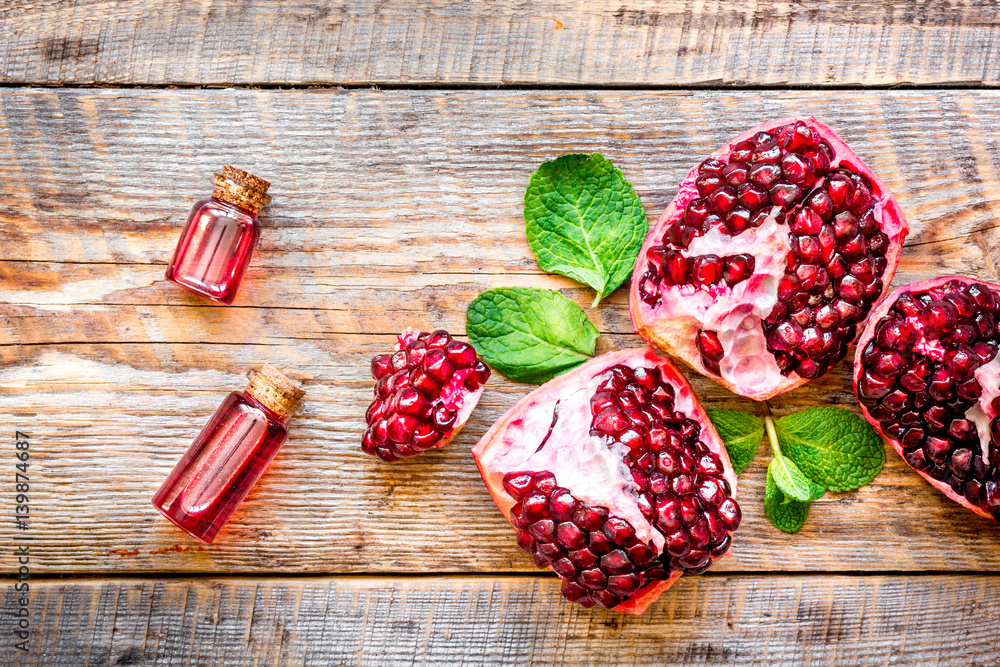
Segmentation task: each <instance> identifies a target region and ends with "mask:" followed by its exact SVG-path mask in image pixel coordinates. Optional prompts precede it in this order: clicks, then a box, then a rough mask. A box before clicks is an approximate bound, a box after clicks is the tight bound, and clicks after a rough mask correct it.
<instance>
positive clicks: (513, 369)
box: [465, 287, 598, 383]
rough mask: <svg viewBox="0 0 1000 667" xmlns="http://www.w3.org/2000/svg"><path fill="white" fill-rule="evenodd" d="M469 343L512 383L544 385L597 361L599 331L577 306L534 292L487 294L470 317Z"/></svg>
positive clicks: (509, 290) (560, 297) (519, 290)
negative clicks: (561, 375) (585, 363)
mask: <svg viewBox="0 0 1000 667" xmlns="http://www.w3.org/2000/svg"><path fill="white" fill-rule="evenodd" d="M465 318H466V321H465V327H466V331H467V332H468V334H469V341H470V342H471V343H472V346H473V347H475V348H476V351H477V352H479V354H481V355H482V357H483V359H484V360H485V361H486V363H488V364H489V365H490V366H492V367H493V368H495V369H496V370H498V371H500V372H501V373H503V374H504V375H506V376H507V377H509V378H511V379H512V380H517V381H519V382H535V383H541V382H545V381H546V380H550V379H552V378H553V377H555V376H556V375H559V374H560V373H562V372H563V371H566V370H569V369H570V368H573V367H574V366H578V365H579V364H581V363H583V362H584V361H587V360H588V359H589V358H590V357H592V356H594V346H595V345H596V344H597V336H598V331H597V327H595V326H594V325H593V324H591V322H590V320H588V319H587V314H586V313H584V312H583V309H582V308H580V306H578V305H577V304H576V303H575V302H573V301H570V300H569V299H567V298H566V297H564V296H563V295H561V294H559V293H558V292H553V291H552V290H547V289H538V288H535V287H498V288H496V289H491V290H487V291H486V292H483V293H482V294H480V295H479V296H477V297H476V298H475V299H473V300H472V303H470V304H469V310H468V311H467V312H466V314H465Z"/></svg>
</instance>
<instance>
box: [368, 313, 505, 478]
mask: <svg viewBox="0 0 1000 667" xmlns="http://www.w3.org/2000/svg"><path fill="white" fill-rule="evenodd" d="M372 377H373V378H375V399H374V400H373V401H372V402H371V405H369V406H368V412H367V413H365V423H366V424H367V425H368V428H366V429H365V433H364V435H363V436H362V439H361V448H362V449H363V450H364V451H365V452H366V453H368V454H373V455H375V456H377V457H379V458H380V459H382V460H383V461H396V460H398V459H402V458H407V457H410V456H416V455H417V454H419V453H420V452H424V451H427V450H428V449H431V448H432V447H436V448H441V447H444V446H445V445H447V444H448V443H449V442H451V441H452V439H453V438H454V437H455V436H456V435H457V434H458V432H459V431H460V430H461V429H462V427H463V426H464V425H465V422H466V421H467V420H468V419H469V415H470V414H472V410H473V408H475V407H476V403H478V402H479V397H480V396H482V394H483V385H484V384H485V383H486V380H488V379H489V377H490V369H489V367H488V366H487V365H486V364H485V363H483V362H482V360H480V359H479V358H478V357H477V356H476V350H475V349H474V348H473V347H472V346H471V345H469V344H468V343H465V342H462V341H460V340H455V339H454V338H452V337H451V336H450V335H449V334H448V332H447V331H444V330H443V329H438V330H437V331H434V332H432V333H429V334H428V333H420V332H419V331H417V330H415V329H407V330H406V331H404V332H403V333H402V334H400V336H399V338H398V340H397V342H396V350H395V352H394V353H393V354H380V355H378V356H376V357H375V358H374V359H372Z"/></svg>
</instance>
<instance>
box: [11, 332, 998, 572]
mask: <svg viewBox="0 0 1000 667" xmlns="http://www.w3.org/2000/svg"><path fill="white" fill-rule="evenodd" d="M371 339H372V340H380V341H382V342H383V343H385V344H387V343H388V342H389V341H388V337H371ZM611 342H613V343H614V344H624V345H632V344H635V340H634V337H630V338H625V337H615V338H614V339H613V340H612V341H611ZM7 350H9V348H6V349H5V352H4V354H5V355H7V354H8V352H7ZM370 350H371V347H369V346H367V345H366V346H362V347H359V346H358V341H357V337H353V336H336V337H331V338H329V339H327V340H324V341H322V342H318V343H317V342H297V343H296V344H294V345H287V344H286V345H270V346H228V345H225V344H218V345H215V344H213V345H187V346H168V345H158V344H154V345H124V344H123V345H115V346H106V345H94V346H89V347H85V348H84V347H82V346H81V347H73V348H70V349H65V348H64V346H55V347H52V348H50V349H49V350H48V351H47V352H45V353H44V354H42V355H40V356H38V357H37V358H35V359H34V360H33V361H32V362H31V363H30V364H26V365H20V364H12V365H6V366H5V367H4V368H3V370H2V371H0V387H3V388H4V390H5V392H4V395H3V397H2V403H3V405H4V413H5V416H4V418H3V426H2V427H0V428H2V429H3V430H4V431H5V432H7V433H10V432H12V431H13V430H14V429H15V428H18V429H21V430H22V431H27V432H29V433H30V434H31V436H32V443H33V445H32V447H33V449H32V451H33V454H32V456H33V458H32V487H31V488H32V495H31V498H32V503H33V507H34V509H33V512H34V513H35V516H33V520H32V522H31V526H32V528H31V535H32V536H33V538H34V543H33V545H34V546H33V549H34V554H35V555H34V559H35V560H34V562H35V564H36V568H37V570H36V571H38V572H43V573H44V572H48V573H55V572H115V571H118V572H139V571H145V572H149V571H157V572H217V571H225V572H239V571H243V572H269V571H274V569H276V568H278V569H281V570H282V571H288V572H435V571H445V572H456V571H465V572H500V571H514V572H517V571H520V572H524V571H533V569H534V568H533V565H532V564H531V561H530V559H529V558H528V557H527V556H526V555H525V554H524V553H522V552H521V551H519V550H518V548H517V546H516V544H515V543H514V540H513V534H512V532H511V530H510V528H509V527H508V526H507V524H506V523H505V522H504V520H503V518H502V517H501V516H500V514H499V512H497V510H496V508H495V507H494V506H493V503H492V501H491V499H490V498H489V495H488V494H487V493H486V490H485V488H484V487H483V484H482V482H481V480H480V478H479V474H478V472H477V471H476V468H475V465H474V463H473V461H472V459H471V456H470V455H469V449H470V448H471V446H472V444H473V443H474V442H475V441H476V439H477V438H478V437H479V436H481V435H482V434H483V433H484V432H485V431H486V429H487V428H488V426H489V424H490V423H492V422H493V421H494V420H495V419H497V418H498V417H499V416H500V414H502V412H503V410H504V409H506V407H508V406H509V405H511V404H512V403H513V402H514V401H515V400H516V399H517V398H519V397H520V396H522V395H523V394H524V393H525V392H526V391H527V390H528V387H525V386H524V385H518V384H516V383H512V382H508V381H504V380H502V379H498V380H497V381H495V382H494V381H491V385H490V387H491V389H490V391H488V392H487V393H486V394H485V396H484V398H483V400H482V402H481V403H480V406H479V408H477V410H476V412H475V413H474V415H473V418H472V420H471V421H470V423H469V424H468V425H467V426H466V427H465V430H464V431H463V432H462V434H461V435H460V436H459V437H458V439H457V440H456V441H455V442H454V443H452V444H451V445H450V446H449V447H447V448H446V449H445V450H442V451H440V452H431V453H428V454H425V455H423V456H422V457H420V458H419V459H416V460H412V461H407V462H401V463H398V464H394V465H387V464H383V463H380V462H378V461H376V460H375V459H372V458H370V457H368V456H366V455H364V454H362V453H361V451H360V446H359V442H360V440H359V439H360V433H361V431H362V429H363V411H364V407H365V406H366V404H367V401H368V400H369V397H370V391H371V388H370V383H369V382H368V381H366V380H364V378H363V377H362V376H363V375H364V373H365V372H366V369H367V362H368V358H369V356H370V354H369V353H370ZM310 359H313V360H316V361H309V360H310ZM5 360H6V359H5ZM252 360H268V361H271V362H273V363H276V364H279V365H281V366H283V367H285V368H293V369H295V370H296V371H297V372H299V373H300V374H302V375H304V376H311V377H310V379H308V380H307V383H308V389H309V395H308V396H307V401H306V402H305V404H304V407H303V411H302V413H301V414H300V415H299V417H297V418H296V420H295V424H294V426H293V429H292V436H291V439H290V441H289V443H288V444H287V445H286V447H285V449H284V450H283V451H282V453H281V454H279V456H278V458H277V460H276V461H275V463H274V464H273V466H272V468H271V470H270V471H269V472H268V474H267V475H266V476H265V477H264V478H263V479H262V481H261V483H260V485H259V486H258V488H257V490H256V491H255V492H254V493H252V494H251V496H250V498H249V499H248V500H247V502H246V503H245V504H244V507H243V508H242V509H241V510H240V511H239V512H238V513H237V514H236V516H235V517H234V519H233V521H232V523H231V524H230V526H229V527H228V529H227V531H226V532H225V533H224V534H223V535H222V536H221V537H220V539H219V541H218V542H217V543H216V544H214V545H211V546H199V545H198V544H197V543H196V542H194V541H193V540H191V539H190V538H187V537H186V536H185V535H183V534H182V533H181V532H179V531H178V530H177V529H176V528H174V527H173V526H172V525H171V524H169V523H168V522H166V521H164V520H163V519H162V518H161V517H160V516H159V515H158V514H157V513H156V512H155V510H153V508H152V507H151V506H150V505H149V499H150V498H151V497H152V494H153V492H154V491H155V490H156V488H157V486H158V485H159V483H160V482H161V481H162V480H163V479H164V478H165V477H166V475H167V473H168V472H169V470H170V469H171V467H172V466H173V464H174V463H175V462H176V460H177V459H178V458H179V457H180V455H181V453H182V452H183V451H184V449H185V448H186V447H187V445H188V444H189V442H190V440H191V438H193V436H194V434H195V433H197V431H198V429H199V428H200V427H201V426H202V425H203V424H204V422H205V421H206V420H207V418H208V416H209V415H210V414H211V413H212V411H213V410H214V409H215V407H216V406H217V405H218V403H219V402H220V401H221V399H222V397H223V396H224V395H225V393H226V392H227V391H229V390H231V389H233V388H235V387H239V386H242V382H241V377H240V374H239V373H240V370H241V369H242V367H243V365H244V364H245V363H247V362H249V361H252ZM844 373H846V369H841V370H840V371H838V373H837V374H836V375H833V376H832V377H831V376H827V377H825V378H823V379H822V380H820V381H819V382H817V383H816V385H815V388H814V389H811V390H801V391H800V392H797V394H798V395H795V394H793V395H790V396H789V397H788V398H787V400H786V399H782V400H781V401H775V402H774V403H775V405H776V407H777V408H778V410H779V411H781V410H787V409H790V408H792V407H793V406H797V405H803V404H810V403H813V404H815V403H822V404H826V403H828V402H831V401H832V400H838V399H839V400H841V401H843V402H844V403H845V404H848V403H847V402H848V401H849V400H850V399H849V397H848V395H847V393H846V390H845V387H846V386H848V385H847V382H848V380H847V378H846V377H843V376H842V375H843V374H844ZM696 387H697V389H698V390H699V391H700V392H701V394H702V395H703V396H704V397H705V400H706V403H707V404H709V405H726V406H730V407H734V406H741V407H744V408H750V405H749V403H748V402H746V401H736V400H734V399H733V398H732V397H731V396H728V395H726V394H725V392H724V391H723V390H721V389H718V388H717V387H716V386H715V385H714V384H713V383H711V382H709V381H707V380H703V379H696ZM828 392H829V395H828ZM768 458H769V457H768V456H767V455H766V453H764V452H762V453H761V455H760V456H759V457H758V460H757V461H755V462H754V463H753V464H752V465H751V467H750V468H749V469H748V470H747V471H746V472H744V474H743V479H742V480H741V483H740V501H741V504H742V506H743V510H744V519H743V527H742V528H741V529H740V533H739V535H738V539H737V540H736V544H735V556H736V557H735V558H734V559H731V560H726V561H721V562H719V563H717V564H716V565H715V568H714V569H716V570H729V571H755V570H761V569H763V570H812V571H857V570H866V571H885V570H891V571H896V570H900V569H904V570H910V569H912V570H980V571H981V570H994V569H1000V539H998V529H997V526H996V524H995V523H993V522H990V521H986V520H984V519H979V518H976V517H974V516H973V515H972V514H971V513H969V512H967V511H966V510H963V509H962V508H960V507H958V506H957V505H955V504H954V503H951V502H950V501H948V500H946V499H945V498H944V497H943V496H941V495H940V494H938V493H937V492H936V491H934V490H933V489H932V488H931V487H930V486H929V485H927V484H925V483H924V482H923V481H922V480H921V479H920V478H919V477H917V476H916V475H915V474H914V473H913V472H912V471H911V470H909V468H907V467H906V466H905V464H904V463H903V462H902V461H901V460H900V459H899V458H898V457H896V456H895V454H892V452H890V453H889V457H888V458H889V462H888V464H887V466H886V469H885V470H884V471H883V473H882V474H881V475H880V476H879V477H878V479H877V480H876V481H875V482H874V483H873V484H871V485H870V486H868V487H865V488H864V489H862V490H861V491H859V492H857V493H851V494H842V495H834V496H828V497H826V498H824V499H822V500H820V501H818V502H816V503H814V505H813V509H812V513H811V515H810V520H809V522H808V523H807V524H806V527H805V528H804V529H803V530H802V531H801V532H800V533H799V534H797V535H795V536H788V535H785V534H784V533H781V532H779V531H777V530H776V529H775V528H773V527H772V526H771V525H770V524H769V523H768V522H767V520H766V519H765V518H764V516H763V514H762V502H763V492H764V489H763V480H764V472H765V467H766V463H767V460H768ZM67 526H73V528H74V529H73V530H72V531H71V532H67ZM13 531H14V527H13V524H12V523H8V524H3V525H2V527H0V538H3V537H6V538H8V541H9V537H10V536H11V535H12V533H13ZM942 535H948V536H949V541H948V543H947V545H944V544H943V543H942ZM12 559H13V556H12V555H10V554H7V553H3V554H0V564H3V566H4V567H5V568H7V567H11V566H12V565H13V560H12Z"/></svg>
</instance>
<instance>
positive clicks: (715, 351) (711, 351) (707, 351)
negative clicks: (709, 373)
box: [697, 330, 723, 361]
mask: <svg viewBox="0 0 1000 667" xmlns="http://www.w3.org/2000/svg"><path fill="white" fill-rule="evenodd" d="M697 343H698V349H699V350H700V351H701V353H702V355H703V356H705V357H707V358H708V359H710V360H712V361H718V360H719V359H721V358H722V355H723V349H722V343H720V342H719V336H718V335H717V334H716V333H715V332H714V331H704V330H703V331H700V332H699V333H698V338H697Z"/></svg>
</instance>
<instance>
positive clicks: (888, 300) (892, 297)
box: [853, 276, 1000, 519]
mask: <svg viewBox="0 0 1000 667" xmlns="http://www.w3.org/2000/svg"><path fill="white" fill-rule="evenodd" d="M952 280H958V281H961V282H963V283H980V284H983V285H986V286H987V287H989V288H990V289H992V290H994V291H996V292H997V293H998V294H1000V285H996V284H994V283H989V282H986V281H985V280H975V279H973V278H967V277H965V276H942V277H940V278H932V279H931V280H923V281H920V282H915V283H910V284H909V285H903V286H902V287H897V288H896V289H894V290H892V291H891V292H889V293H888V294H887V295H885V296H884V297H883V298H882V300H881V301H879V302H878V304H876V306H875V307H874V308H873V309H872V312H871V315H870V317H869V318H868V322H867V324H865V328H864V329H863V330H862V331H861V336H860V337H859V338H858V344H857V347H856V348H855V350H854V382H853V384H854V394H855V395H856V396H857V395H858V382H859V381H860V379H861V374H862V373H863V372H864V368H863V367H862V365H861V356H862V354H863V352H864V349H865V346H866V345H868V341H870V340H871V339H872V338H874V337H875V329H876V327H878V324H879V322H880V321H882V318H883V317H885V316H886V315H887V314H888V313H889V311H890V310H892V307H893V306H895V305H896V301H897V300H898V299H899V297H900V296H901V295H903V294H905V293H907V292H917V293H921V292H926V291H927V290H930V289H933V288H935V287H941V286H942V285H944V284H945V283H948V282H950V281H952ZM858 404H859V405H860V406H861V412H862V413H863V414H864V416H865V419H866V420H868V423H869V424H871V425H872V427H873V428H874V429H875V430H876V431H877V432H878V434H879V435H880V436H882V439H883V440H885V441H886V442H888V443H889V444H890V445H892V448H893V449H894V450H896V454H898V455H899V457H900V458H903V445H902V443H901V442H899V441H898V440H894V439H893V438H890V437H889V436H888V435H886V434H885V432H883V431H882V427H881V425H880V423H879V421H878V420H877V419H874V418H873V417H872V416H871V413H869V412H868V408H867V407H865V405H864V404H863V403H861V402H860V401H859V402H858ZM988 416H989V417H991V418H992V417H994V416H996V415H993V414H990V415H988ZM904 461H905V459H904ZM907 467H910V466H909V465H908V466H907ZM911 469H912V468H911ZM913 471H914V472H915V473H917V474H918V475H920V476H921V477H923V478H924V479H925V480H927V482H928V483H929V484H930V485H931V486H933V487H934V488H935V489H937V490H938V491H940V492H941V493H943V494H944V495H945V496H947V497H948V498H949V499H951V500H954V501H955V502H956V503H958V504H959V505H961V506H962V507H965V508H966V509H970V510H972V511H973V512H975V513H976V514H978V515H979V516H981V517H985V518H987V519H993V515H991V514H990V513H989V512H987V511H986V510H984V509H983V508H981V507H979V506H978V505H973V504H972V503H970V502H969V501H968V500H967V499H966V498H965V496H960V495H958V494H957V493H955V492H954V491H953V490H952V488H951V487H950V486H949V485H948V484H947V483H945V482H942V481H940V480H937V479H934V478H933V477H931V476H930V475H928V474H926V473H924V472H922V471H920V470H915V469H913Z"/></svg>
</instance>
